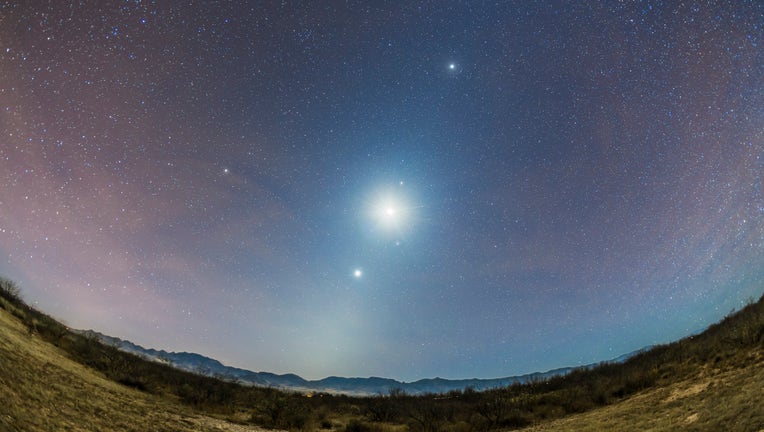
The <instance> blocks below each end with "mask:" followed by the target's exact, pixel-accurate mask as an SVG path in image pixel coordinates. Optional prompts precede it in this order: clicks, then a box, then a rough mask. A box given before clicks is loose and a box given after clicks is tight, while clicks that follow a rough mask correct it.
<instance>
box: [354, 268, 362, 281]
mask: <svg viewBox="0 0 764 432" xmlns="http://www.w3.org/2000/svg"><path fill="white" fill-rule="evenodd" d="M361 276H363V271H362V270H361V269H355V271H353V277H354V278H356V279H360V278H361Z"/></svg>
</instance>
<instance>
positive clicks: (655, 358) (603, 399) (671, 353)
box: [0, 280, 764, 432]
mask: <svg viewBox="0 0 764 432" xmlns="http://www.w3.org/2000/svg"><path fill="white" fill-rule="evenodd" d="M0 282H4V281H3V280H0ZM6 285H7V284H6ZM6 285H3V284H2V283H0V431H2V432H5V431H59V430H70V431H96V430H103V431H107V430H119V431H123V430H124V431H153V430H156V431H213V430H214V431H221V430H223V431H225V430H228V431H247V430H249V431H252V430H256V431H257V430H262V429H261V428H260V427H259V426H258V425H265V426H268V427H271V428H275V429H291V430H300V431H304V432H314V431H319V430H322V431H326V432H489V431H495V430H508V429H510V428H515V429H519V428H523V427H529V428H530V429H529V430H534V431H552V430H561V431H599V430H618V431H630V430H634V431H637V430H694V431H717V430H726V431H754V432H756V431H764V391H762V389H764V296H763V297H762V298H761V299H760V300H759V301H758V302H756V303H753V302H752V303H751V304H749V305H748V306H746V307H745V308H743V309H742V310H741V311H739V312H737V313H734V314H731V315H729V316H728V317H727V318H725V319H724V320H722V321H721V322H720V323H718V324H715V325H713V326H711V327H709V328H708V329H707V330H706V331H704V332H703V333H702V334H699V335H694V336H691V337H688V338H685V339H682V340H680V341H677V342H674V343H672V344H668V345H662V346H658V347H655V348H653V349H651V350H649V351H647V352H643V353H640V354H637V355H635V356H634V357H632V358H630V359H629V360H627V361H626V362H624V363H617V364H613V363H605V364H602V365H599V366H596V367H593V368H583V369H578V370H575V371H573V372H571V373H570V374H568V375H566V376H564V377H563V376H560V377H555V378H551V379H548V380H545V381H537V382H531V383H528V384H517V385H512V386H510V387H505V388H500V389H494V390H488V391H485V392H476V391H463V392H460V391H455V392H450V393H448V394H446V395H423V396H412V395H406V394H405V393H402V392H391V393H390V394H389V395H385V396H378V397H371V398H358V397H348V396H336V395H335V396H333V395H330V394H316V395H301V394H294V393H285V392H281V391H278V390H274V389H267V388H259V387H252V386H241V385H238V384H235V383H230V382H224V381H220V380H216V379H213V378H209V377H201V376H199V375H194V374H190V373H188V372H184V371H179V370H177V369H173V368H171V367H169V366H166V365H161V364H158V363H156V362H150V361H146V360H145V359H141V358H139V357H136V356H133V355H131V354H127V353H124V352H121V351H119V350H117V349H115V348H113V347H110V346H106V345H103V344H101V343H100V342H98V340H97V339H94V338H90V339H88V338H86V337H83V336H82V335H80V334H77V333H73V332H71V331H70V330H69V329H67V328H66V327H65V326H63V325H61V324H60V323H58V322H56V321H55V320H53V319H52V318H50V317H48V316H47V315H45V314H43V313H41V312H39V311H36V310H34V309H33V308H30V307H29V306H27V305H26V304H24V302H23V301H21V300H20V298H19V297H18V293H17V292H14V291H13V290H10V291H9V290H7V289H6V288H7V287H8V286H11V285H7V286H6ZM4 287H5V288H4ZM11 287H12V286H11ZM4 290H5V291H4ZM9 293H10V295H9ZM307 396H313V397H307Z"/></svg>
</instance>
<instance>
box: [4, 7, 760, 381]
mask: <svg viewBox="0 0 764 432" xmlns="http://www.w3.org/2000/svg"><path fill="white" fill-rule="evenodd" d="M248 3H249V2H226V3H217V2H201V3H197V2H183V1H171V2H152V1H140V0H131V1H115V2H96V3H94V4H90V3H86V4H81V3H80V2H43V1H25V2H14V1H0V274H2V275H4V276H7V277H9V278H12V279H14V280H15V281H17V282H18V283H19V285H20V286H21V287H22V290H23V295H24V297H25V299H26V300H27V301H28V302H30V303H33V304H35V305H37V306H38V307H39V308H40V309H42V310H43V311H45V312H48V313H50V314H52V315H54V316H56V317H58V318H60V319H62V320H63V321H64V322H66V323H67V324H68V325H70V326H72V327H76V328H83V329H87V328H93V329H96V330H98V331H101V332H103V333H107V334H110V335H113V336H118V337H121V338H125V339H129V340H131V341H133V342H135V343H138V344H141V345H143V346H147V347H155V348H163V349H167V350H175V351H194V352H198V353H201V354H204V355H208V356H211V357H214V358H217V359H219V360H221V361H222V362H224V363H226V364H229V365H233V366H238V367H243V368H247V369H252V370H256V371H257V370H265V371H271V372H277V373H286V372H293V373H297V374H299V375H301V376H303V377H305V378H322V377H325V376H329V375H341V376H385V377H390V378H397V379H404V380H413V379H418V378H424V377H434V376H441V377H445V378H468V377H482V378H488V377H498V376H508V375H514V374H521V373H528V372H533V371H542V370H548V369H552V368H556V367H562V366H570V365H577V364H588V363H592V362H596V361H601V360H606V359H610V358H613V357H617V356H618V355H621V354H624V353H627V352H630V351H633V350H636V349H639V348H641V347H644V346H646V345H649V344H656V343H663V342H668V341H671V340H675V339H677V338H680V337H683V336H686V335H688V334H691V333H693V332H695V331H698V330H701V329H703V328H704V327H705V326H707V325H709V324H711V323H713V322H715V321H717V320H719V319H720V318H722V317H723V316H724V315H726V314H727V313H728V312H729V311H730V310H731V309H732V308H736V307H740V305H741V304H743V303H744V302H745V301H746V300H747V299H749V298H751V297H753V298H758V297H759V296H760V295H761V294H762V293H764V193H763V192H762V188H763V186H764V184H763V183H764V5H763V4H761V3H760V2H756V1H738V2H724V1H720V2H700V1H698V2H683V3H680V4H677V3H676V2H661V1H638V2H636V1H635V2H618V3H616V2H581V3H576V2H574V3H572V4H571V3H569V2H557V1H550V2H531V1H528V2H499V3H498V4H493V5H489V4H484V3H476V2H456V1H444V2H430V1H420V2H404V3H398V2H344V3H338V2H309V3H308V4H297V3H294V4H291V3H282V2H265V4H262V5H257V6H250V5H249V4H248Z"/></svg>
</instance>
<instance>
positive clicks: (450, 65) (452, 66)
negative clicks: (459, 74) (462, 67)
mask: <svg viewBox="0 0 764 432" xmlns="http://www.w3.org/2000/svg"><path fill="white" fill-rule="evenodd" d="M448 68H449V69H451V70H454V69H456V63H449V64H448Z"/></svg>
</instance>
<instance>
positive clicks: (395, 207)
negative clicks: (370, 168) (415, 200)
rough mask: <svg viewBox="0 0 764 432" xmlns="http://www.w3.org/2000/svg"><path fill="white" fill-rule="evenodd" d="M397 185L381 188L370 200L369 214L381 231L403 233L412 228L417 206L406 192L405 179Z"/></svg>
mask: <svg viewBox="0 0 764 432" xmlns="http://www.w3.org/2000/svg"><path fill="white" fill-rule="evenodd" d="M397 183H398V184H397V186H393V187H388V188H387V189H381V190H380V191H378V192H377V193H376V194H375V195H373V198H372V199H371V200H370V201H369V202H368V206H367V212H368V213H367V214H368V217H369V218H370V219H371V220H372V221H374V223H375V225H376V227H377V229H378V230H379V231H380V232H386V233H395V234H396V235H401V234H403V233H404V232H405V231H406V230H407V229H409V228H410V226H411V224H412V222H413V219H414V216H415V213H416V209H417V207H414V206H412V205H411V203H410V201H409V199H408V198H409V197H407V196H406V194H405V193H404V192H405V191H404V189H405V188H404V185H405V183H404V182H403V181H399V182H397Z"/></svg>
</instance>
